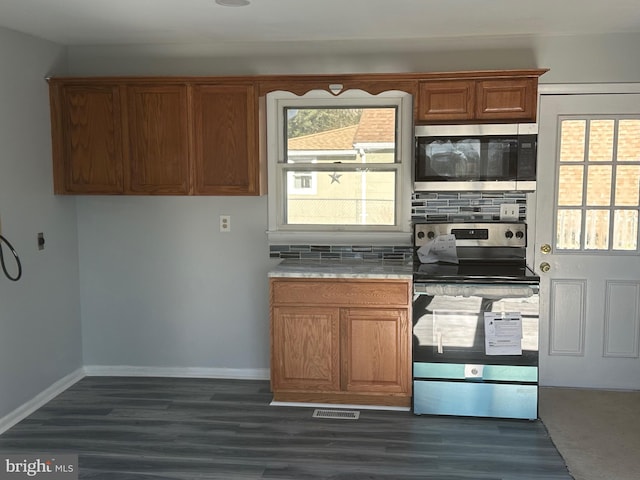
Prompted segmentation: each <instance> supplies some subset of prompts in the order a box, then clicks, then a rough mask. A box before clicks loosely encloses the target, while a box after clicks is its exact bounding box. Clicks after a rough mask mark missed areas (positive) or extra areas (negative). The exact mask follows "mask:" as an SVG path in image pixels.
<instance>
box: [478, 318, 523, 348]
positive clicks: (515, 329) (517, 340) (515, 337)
mask: <svg viewBox="0 0 640 480" xmlns="http://www.w3.org/2000/svg"><path fill="white" fill-rule="evenodd" d="M484 347H485V353H486V354H487V355H522V315H521V314H520V313H519V312H511V313H495V312H485V313H484Z"/></svg>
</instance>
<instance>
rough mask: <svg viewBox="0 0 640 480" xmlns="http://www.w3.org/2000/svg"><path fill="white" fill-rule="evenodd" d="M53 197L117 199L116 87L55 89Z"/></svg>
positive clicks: (119, 126) (119, 173)
mask: <svg viewBox="0 0 640 480" xmlns="http://www.w3.org/2000/svg"><path fill="white" fill-rule="evenodd" d="M51 102H52V109H51V128H52V138H53V160H54V192H55V193H91V194H111V193H122V192H123V189H124V181H123V156H122V123H121V108H120V89H119V87H118V85H57V86H55V87H54V88H53V89H52V91H51Z"/></svg>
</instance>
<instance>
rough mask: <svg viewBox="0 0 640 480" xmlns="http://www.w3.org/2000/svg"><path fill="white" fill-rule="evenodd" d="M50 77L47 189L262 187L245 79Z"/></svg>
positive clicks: (252, 191)
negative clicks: (49, 184) (50, 150)
mask: <svg viewBox="0 0 640 480" xmlns="http://www.w3.org/2000/svg"><path fill="white" fill-rule="evenodd" d="M49 82H50V100H51V119H52V140H53V164H54V191H55V193H59V194H148V195H193V194H195V195H261V194H262V193H264V190H266V189H264V180H265V175H264V173H265V165H264V164H263V163H262V161H261V158H260V156H259V150H258V134H259V131H258V99H257V96H256V91H255V88H254V84H253V83H252V81H251V80H247V79H246V78H245V80H244V81H240V80H238V81H235V80H229V79H223V80H219V79H217V78H203V79H202V80H201V81H198V80H197V79H194V78H163V77H140V78H108V77H105V78H95V79H83V78H67V79H55V78H54V79H51V80H50V81H49Z"/></svg>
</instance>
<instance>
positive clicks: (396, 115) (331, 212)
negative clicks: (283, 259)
mask: <svg viewBox="0 0 640 480" xmlns="http://www.w3.org/2000/svg"><path fill="white" fill-rule="evenodd" d="M411 130H412V107H411V96H410V95H408V94H406V93H404V92H395V91H394V92H384V93H382V94H379V95H370V94H367V93H365V92H363V91H360V90H358V91H353V90H351V91H347V92H344V93H342V94H340V95H337V96H336V95H333V94H331V93H329V92H325V91H312V92H309V93H307V94H306V95H303V96H296V95H294V94H292V93H289V92H273V93H270V94H268V95H267V145H268V149H267V152H268V164H269V232H268V233H269V240H270V243H291V242H294V241H298V242H303V241H304V242H306V241H309V242H323V241H330V242H331V243H346V244H358V243H361V242H366V243H367V244H371V243H376V242H385V243H387V242H393V243H394V244H397V243H406V242H408V241H409V236H408V233H409V232H410V195H411V190H410V188H411V178H410V171H411V169H410V165H411V156H412V131H411Z"/></svg>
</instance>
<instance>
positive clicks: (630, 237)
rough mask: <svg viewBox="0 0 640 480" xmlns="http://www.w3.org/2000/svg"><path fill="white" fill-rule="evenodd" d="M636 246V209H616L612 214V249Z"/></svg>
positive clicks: (630, 248)
mask: <svg viewBox="0 0 640 480" xmlns="http://www.w3.org/2000/svg"><path fill="white" fill-rule="evenodd" d="M636 248H638V211H637V210H616V211H615V212H614V215H613V249H614V250H635V249H636Z"/></svg>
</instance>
